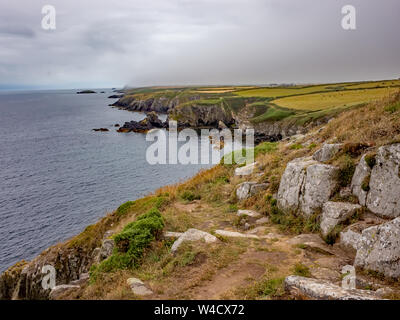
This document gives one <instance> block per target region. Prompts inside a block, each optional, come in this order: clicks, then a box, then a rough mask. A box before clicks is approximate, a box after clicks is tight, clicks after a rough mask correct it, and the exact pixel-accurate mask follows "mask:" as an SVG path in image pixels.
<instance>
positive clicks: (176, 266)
mask: <svg viewBox="0 0 400 320" xmlns="http://www.w3.org/2000/svg"><path fill="white" fill-rule="evenodd" d="M204 105H207V106H209V107H211V109H210V110H213V111H212V112H208V111H207V110H205V109H203V106H204ZM157 108H158V107H157ZM214 108H215V109H214ZM193 110H195V112H193ZM148 111H150V110H148ZM151 111H154V110H151ZM215 114H218V117H216V116H215ZM238 114H240V115H241V116H245V115H244V111H243V112H239V113H235V112H234V111H233V109H230V108H227V106H226V105H225V104H224V102H223V101H208V102H207V103H204V102H202V101H201V100H199V99H197V100H193V101H189V102H188V103H187V104H180V106H175V107H174V108H172V110H171V112H170V113H169V115H170V116H174V117H175V118H177V119H178V120H180V121H181V123H184V124H185V125H188V126H197V125H207V124H208V125H212V126H221V124H220V123H219V121H221V122H222V121H223V120H224V121H223V122H224V123H225V124H226V125H227V126H229V125H233V123H234V122H233V121H237V120H235V117H236V119H237V115H238ZM399 114H400V94H396V95H393V96H390V97H388V98H385V99H383V100H381V101H379V102H373V103H370V104H367V105H365V106H361V107H358V108H354V109H349V110H346V111H343V112H342V113H341V114H339V115H336V116H335V117H332V120H331V121H329V122H328V123H325V121H322V120H321V123H319V124H318V125H317V123H315V124H313V126H311V127H309V128H307V132H305V133H299V132H296V133H295V134H290V135H288V134H285V135H283V134H282V133H283V132H279V133H278V132H274V133H277V134H281V135H282V138H283V139H282V140H281V141H279V142H263V143H261V144H259V145H258V146H256V147H255V154H256V159H255V160H256V161H255V163H252V164H248V165H247V166H239V165H236V164H234V165H231V164H229V165H228V164H224V162H223V161H222V162H221V164H219V165H217V166H215V167H213V168H211V169H209V170H207V171H203V172H200V173H199V174H198V175H196V176H195V177H193V178H192V179H190V180H188V181H186V182H183V183H181V184H177V185H173V186H167V187H164V188H161V189H159V190H157V191H156V192H155V193H154V194H152V195H149V196H147V197H145V198H142V199H138V200H136V201H129V202H127V203H125V204H123V205H121V206H120V207H119V208H118V209H117V210H115V211H114V212H113V213H111V214H109V215H107V216H106V217H104V218H103V219H101V220H100V221H99V222H98V223H96V224H94V225H92V226H89V227H87V228H86V229H85V230H84V231H83V232H82V233H81V234H79V235H77V236H76V237H74V238H72V239H70V240H68V241H66V242H64V243H61V244H57V245H55V246H53V247H51V248H49V249H47V250H45V251H44V252H43V253H42V254H40V255H39V256H38V257H37V258H35V259H33V260H32V261H30V262H25V261H21V262H19V263H17V264H16V265H14V266H12V267H10V268H9V269H8V270H7V271H5V272H4V273H3V274H2V275H1V276H0V299H140V298H149V299H183V298H186V299H210V298H214V299H221V298H224V299H320V300H327V299H329V300H330V299H340V300H378V299H399V298H400V287H399V280H400V263H399V261H400V201H399V199H400V198H399V195H400V125H399ZM200 117H201V118H202V120H201V121H200ZM217 118H218V122H216V121H217ZM232 119H233V121H232V122H231V120H232ZM348 119H352V121H348ZM164 125H165V123H162V122H161V121H160V120H158V117H157V115H156V114H155V113H150V114H149V115H148V116H147V118H146V119H144V120H142V122H135V123H133V124H126V126H125V125H124V126H122V127H121V129H122V128H124V127H125V128H126V130H131V129H130V126H132V127H133V128H134V129H135V130H136V129H138V130H139V129H140V130H141V129H146V130H148V128H149V127H150V126H151V127H153V126H161V127H162V126H164ZM236 125H238V123H236ZM271 125H273V124H271ZM46 265H51V266H53V267H54V268H55V270H56V284H57V286H56V287H54V288H50V289H44V288H43V286H42V281H43V277H44V273H43V271H42V270H43V267H44V266H46ZM353 275H354V277H353Z"/></svg>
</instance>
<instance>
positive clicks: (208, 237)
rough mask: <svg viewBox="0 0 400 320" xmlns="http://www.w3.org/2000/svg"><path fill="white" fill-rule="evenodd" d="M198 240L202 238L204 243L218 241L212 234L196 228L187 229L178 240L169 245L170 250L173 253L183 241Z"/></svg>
mask: <svg viewBox="0 0 400 320" xmlns="http://www.w3.org/2000/svg"><path fill="white" fill-rule="evenodd" d="M199 240H204V241H205V242H206V243H212V242H217V241H218V239H217V238H216V237H215V236H213V235H212V234H209V233H207V232H204V231H201V230H197V229H188V230H187V231H186V232H184V233H183V234H182V235H181V236H180V237H179V238H178V240H176V241H175V242H174V243H173V245H172V247H171V252H172V253H175V252H176V251H177V250H178V248H179V246H180V245H181V244H182V243H183V242H184V241H199Z"/></svg>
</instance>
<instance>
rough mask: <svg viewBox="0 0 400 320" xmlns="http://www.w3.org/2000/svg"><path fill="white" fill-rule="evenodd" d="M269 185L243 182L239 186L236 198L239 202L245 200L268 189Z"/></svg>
mask: <svg viewBox="0 0 400 320" xmlns="http://www.w3.org/2000/svg"><path fill="white" fill-rule="evenodd" d="M268 186H269V183H257V182H243V183H241V184H239V185H238V188H237V190H236V196H237V198H238V200H239V201H241V200H245V199H247V198H249V197H251V196H253V195H255V194H256V193H258V192H260V191H262V190H265V189H267V188H268Z"/></svg>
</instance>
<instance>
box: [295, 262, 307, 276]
mask: <svg viewBox="0 0 400 320" xmlns="http://www.w3.org/2000/svg"><path fill="white" fill-rule="evenodd" d="M293 273H294V274H295V275H296V276H300V277H306V278H311V271H310V268H309V267H307V266H306V265H304V264H302V263H300V262H299V263H296V264H295V266H294V268H293Z"/></svg>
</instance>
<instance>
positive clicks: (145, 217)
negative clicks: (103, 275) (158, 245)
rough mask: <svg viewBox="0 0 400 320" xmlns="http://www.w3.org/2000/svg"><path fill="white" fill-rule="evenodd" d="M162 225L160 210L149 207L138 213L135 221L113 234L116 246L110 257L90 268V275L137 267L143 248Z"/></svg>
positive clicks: (154, 236) (153, 237) (157, 233)
mask: <svg viewBox="0 0 400 320" xmlns="http://www.w3.org/2000/svg"><path fill="white" fill-rule="evenodd" d="M163 227H164V221H163V218H162V217H161V214H160V211H159V210H158V209H156V208H153V209H150V210H149V211H148V212H146V213H145V214H142V215H140V216H139V217H138V218H137V219H136V221H133V222H131V223H129V224H127V225H126V226H125V228H124V229H123V230H122V231H121V232H120V233H118V234H117V235H115V236H114V241H115V244H116V248H115V249H114V253H113V255H112V256H111V257H109V258H108V259H106V260H104V261H103V262H101V263H100V264H99V265H98V266H93V267H92V268H91V276H94V277H95V275H96V273H97V272H109V271H112V270H116V269H126V268H132V267H137V266H138V265H139V262H140V259H141V257H142V255H143V252H144V250H145V249H146V248H147V247H148V246H149V245H150V243H151V242H152V241H153V240H154V239H155V238H156V237H157V236H158V235H159V234H160V232H161V230H162V228H163Z"/></svg>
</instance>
